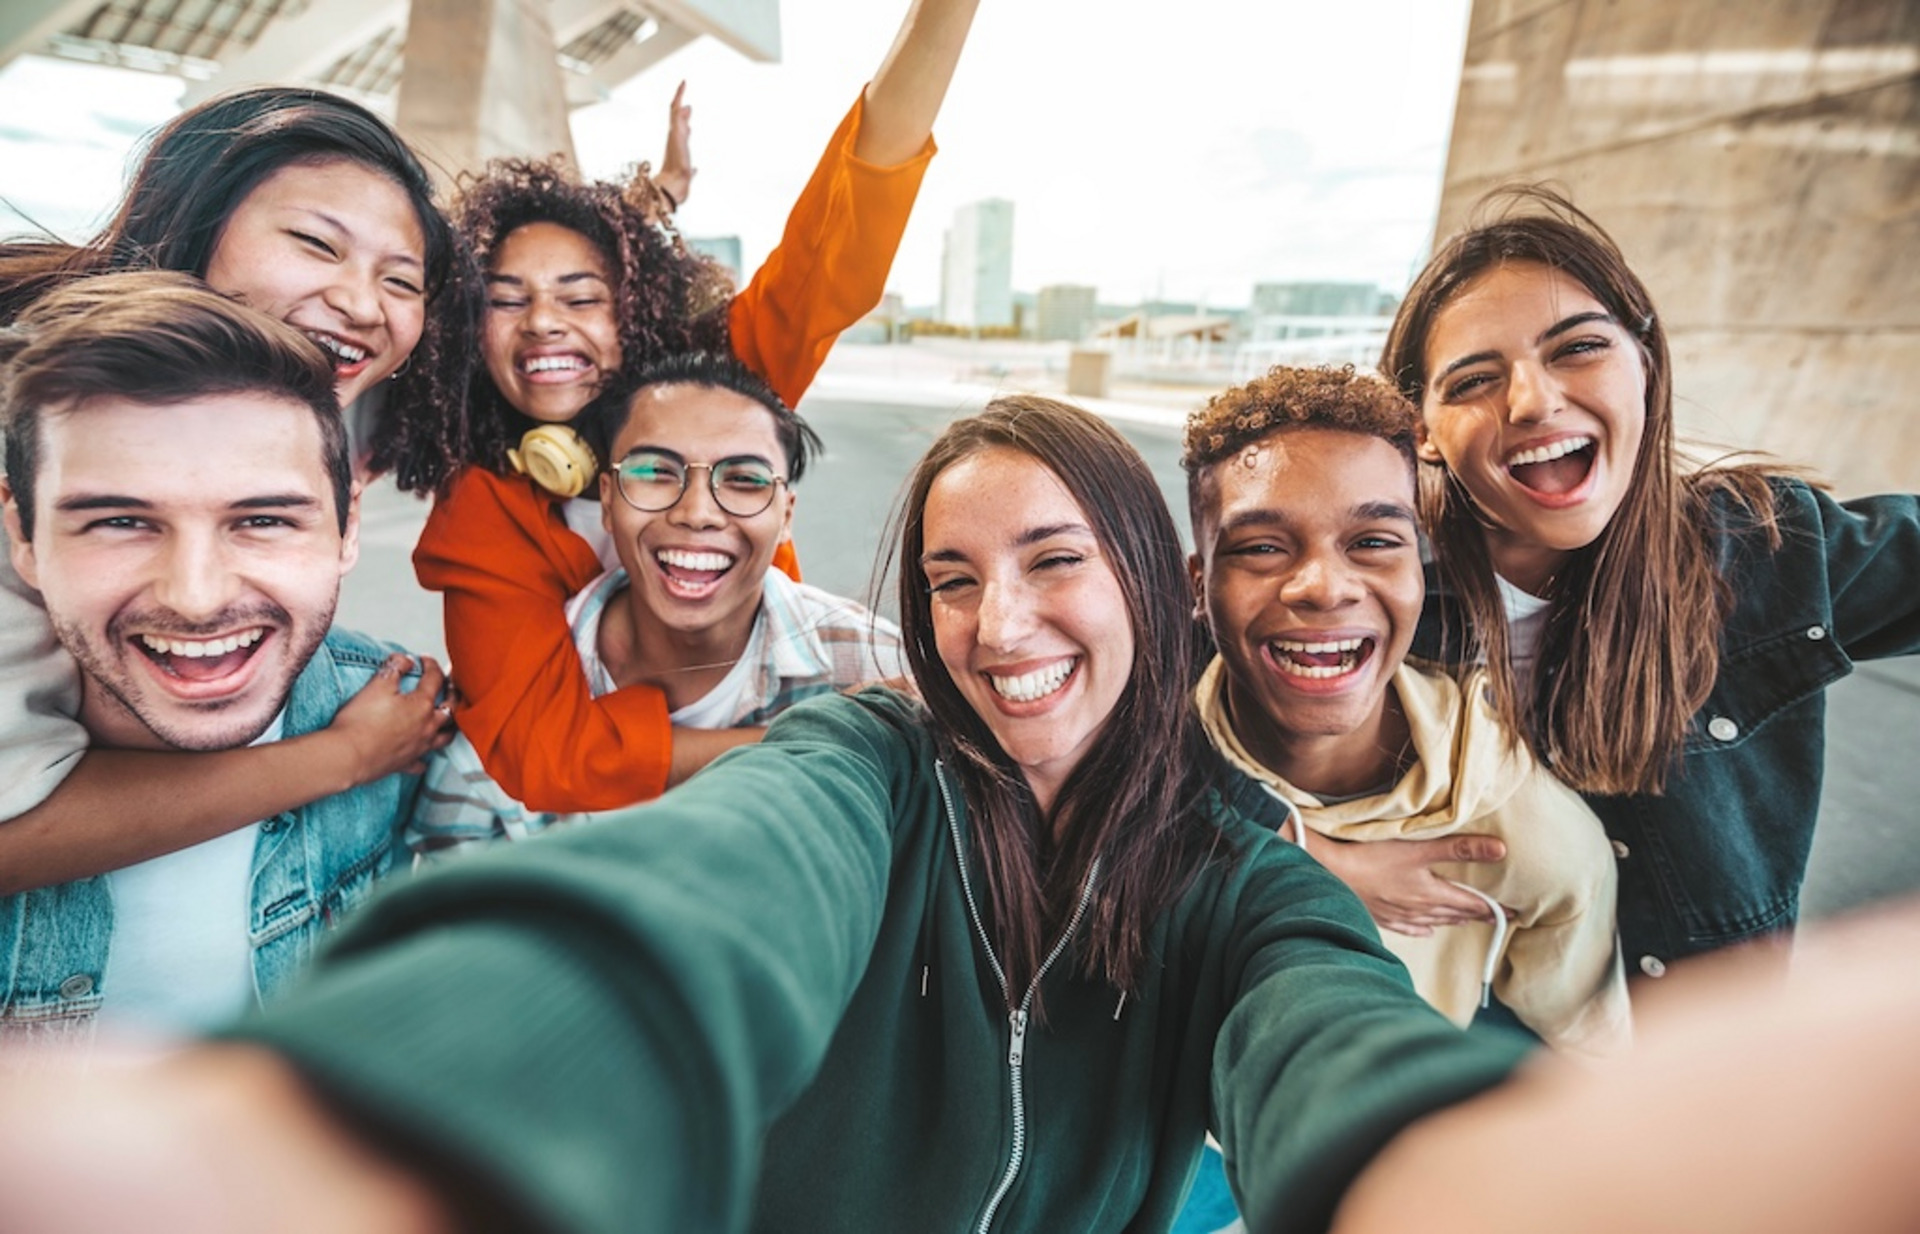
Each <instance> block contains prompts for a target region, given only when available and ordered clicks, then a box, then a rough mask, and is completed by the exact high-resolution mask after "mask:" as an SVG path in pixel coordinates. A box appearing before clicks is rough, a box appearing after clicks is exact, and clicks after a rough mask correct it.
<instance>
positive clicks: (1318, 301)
mask: <svg viewBox="0 0 1920 1234" xmlns="http://www.w3.org/2000/svg"><path fill="white" fill-rule="evenodd" d="M1379 307H1380V288H1379V287H1377V286H1375V285H1374V284H1372V283H1255V284H1254V285H1253V312H1254V315H1255V316H1257V317H1372V316H1374V315H1375V314H1376V313H1377V312H1378V311H1379Z"/></svg>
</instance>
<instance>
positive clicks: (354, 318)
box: [206, 159, 426, 407]
mask: <svg viewBox="0 0 1920 1234" xmlns="http://www.w3.org/2000/svg"><path fill="white" fill-rule="evenodd" d="M425 253H426V238H425V237H424V235H423V234H422V233H421V231H420V220H419V218H418V217H417V216H416V215H415V214H414V212H413V204H412V202H411V201H410V200H409V199H408V197H407V194H406V192H405V190H403V189H402V188H401V187H400V186H399V185H397V184H395V183H394V182H393V181H392V180H389V179H388V178H387V177H385V176H383V175H381V174H380V173H378V172H376V171H373V170H371V169H369V168H367V167H364V166H362V165H361V164H359V163H355V162H352V161H351V160H348V159H328V160H326V161H324V162H318V163H290V164H288V165H287V166H285V167H282V168H281V169H280V170H279V171H276V172H274V173H273V174H272V175H270V176H268V177H267V178H266V179H265V180H262V181H261V182H260V183H259V184H258V185H257V186H256V187H255V188H254V190H253V191H252V192H250V193H248V194H247V195H246V196H245V197H244V198H242V199H241V201H240V204H239V205H238V206H237V207H235V208H234V211H233V213H232V214H230V215H228V216H227V221H226V223H225V225H224V226H223V227H222V228H221V231H220V239H219V240H218V241H217V242H216V243H215V245H214V248H213V257H212V258H211V260H209V261H208V263H207V270H206V280H207V284H208V285H209V286H211V287H212V288H213V289H214V290H215V291H218V292H221V293H222V294H225V295H229V296H232V297H233V298H234V299H236V300H239V301H240V302H241V303H243V304H246V305H248V306H249V307H251V308H254V309H257V310H259V311H260V312H262V313H265V314H266V315H267V316H269V317H277V318H279V319H280V320H281V321H284V322H286V323H287V324H288V325H290V326H293V327H294V328H295V329H297V330H300V331H301V332H302V333H304V334H306V335H307V336H308V337H309V338H312V339H313V340H314V341H316V342H318V343H319V344H320V345H321V346H322V347H324V348H326V349H327V351H328V352H329V353H331V354H332V356H333V358H334V375H335V380H334V390H335V392H336V393H337V394H338V395H339V398H340V405H341V406H342V407H345V406H346V405H347V404H349V403H351V402H352V401H353V400H354V399H356V398H358V397H359V396H360V395H362V394H364V393H366V392H367V391H368V390H370V389H372V388H373V387H374V386H376V385H378V384H379V383H380V382H382V381H384V380H386V379H387V378H388V377H391V376H392V375H393V374H394V372H395V371H396V370H397V369H399V367H400V366H401V364H403V363H404V362H405V361H406V359H407V357H408V356H410V355H412V354H413V349H414V347H415V346H416V345H418V344H419V342H420V333H421V331H422V330H423V329H424V328H425V324H426V294H425V286H426V281H425V280H426V265H425Z"/></svg>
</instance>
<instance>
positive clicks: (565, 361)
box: [520, 356, 591, 373]
mask: <svg viewBox="0 0 1920 1234" xmlns="http://www.w3.org/2000/svg"><path fill="white" fill-rule="evenodd" d="M589 367H591V366H590V365H588V363H587V362H586V361H585V360H583V359H581V358H580V357H579V356H534V357H533V358H531V359H529V360H522V361H521V362H520V371H521V372H524V373H554V372H559V371H560V370H562V369H584V368H589Z"/></svg>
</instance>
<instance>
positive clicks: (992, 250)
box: [940, 197, 1015, 329]
mask: <svg viewBox="0 0 1920 1234" xmlns="http://www.w3.org/2000/svg"><path fill="white" fill-rule="evenodd" d="M940 317H941V319H942V320H943V321H945V322H946V323H947V324H948V325H952V326H960V327H963V328H966V329H980V328H983V327H1011V326H1013V325H1014V324H1015V323H1014V313H1013V203H1012V202H1010V201H1007V200H1005V199H1003V198H998V197H990V198H987V199H986V200H985V201H976V202H970V203H968V204H967V205H964V206H961V207H960V208H959V209H958V210H956V211H954V214H953V226H951V227H949V228H948V229H947V241H946V255H945V261H944V264H943V268H942V270H941V277H940Z"/></svg>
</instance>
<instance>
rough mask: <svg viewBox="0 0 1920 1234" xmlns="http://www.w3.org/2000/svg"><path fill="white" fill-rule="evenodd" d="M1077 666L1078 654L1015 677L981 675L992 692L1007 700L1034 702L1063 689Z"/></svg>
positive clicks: (1078, 661) (993, 674)
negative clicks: (991, 688)
mask: <svg viewBox="0 0 1920 1234" xmlns="http://www.w3.org/2000/svg"><path fill="white" fill-rule="evenodd" d="M1079 666H1080V657H1079V656H1068V657H1066V658H1065V659H1063V660H1056V661H1054V662H1053V663H1052V664H1048V665H1046V666H1044V667H1042V668H1036V669H1034V670H1033V671H1032V672H1027V673H1021V674H1020V675H1019V676H1017V677H1005V676H1001V675H1000V674H998V673H986V674H983V675H984V676H985V677H986V679H987V683H988V684H989V685H991V686H992V687H993V692H994V693H995V694H998V695H999V696H1000V697H1001V698H1004V699H1006V700H1007V701H1008V702H1010V703H1035V702H1039V701H1040V700H1041V699H1043V698H1046V697H1047V696H1048V695H1050V694H1057V693H1059V692H1060V691H1061V690H1063V689H1065V688H1066V685H1067V681H1068V679H1069V678H1071V677H1072V676H1073V670H1074V669H1076V668H1078V667H1079Z"/></svg>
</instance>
